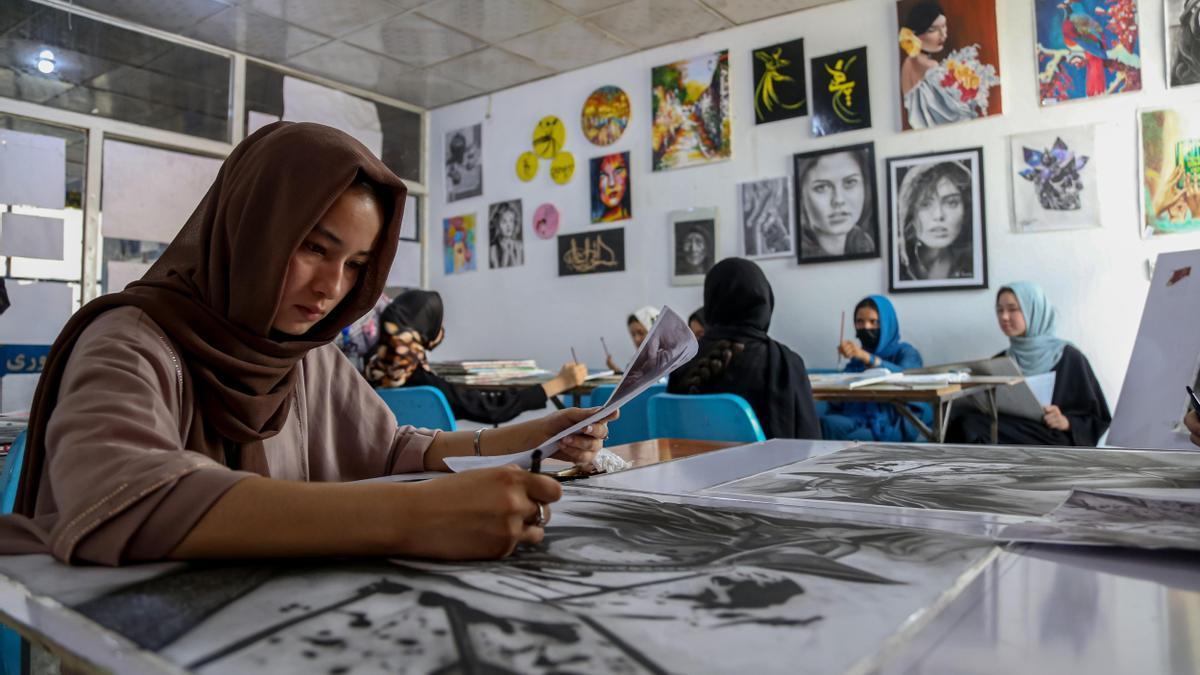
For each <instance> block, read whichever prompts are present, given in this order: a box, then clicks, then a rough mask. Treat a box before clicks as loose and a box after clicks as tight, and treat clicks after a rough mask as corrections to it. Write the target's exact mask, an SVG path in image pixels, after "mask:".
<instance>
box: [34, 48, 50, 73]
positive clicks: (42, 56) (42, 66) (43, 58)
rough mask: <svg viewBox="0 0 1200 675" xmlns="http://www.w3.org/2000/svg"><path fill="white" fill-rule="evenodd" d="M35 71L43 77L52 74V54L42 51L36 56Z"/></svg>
mask: <svg viewBox="0 0 1200 675" xmlns="http://www.w3.org/2000/svg"><path fill="white" fill-rule="evenodd" d="M37 69H38V72H40V73H41V74H43V75H49V74H50V73H53V72H54V52H52V51H50V50H49V49H43V50H42V51H41V53H39V54H38V62H37Z"/></svg>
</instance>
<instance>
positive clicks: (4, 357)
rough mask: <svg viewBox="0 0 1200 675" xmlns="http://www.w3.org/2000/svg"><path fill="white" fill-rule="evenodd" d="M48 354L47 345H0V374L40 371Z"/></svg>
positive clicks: (1, 287)
mask: <svg viewBox="0 0 1200 675" xmlns="http://www.w3.org/2000/svg"><path fill="white" fill-rule="evenodd" d="M3 289H4V286H3V284H2V282H0V290H3ZM49 355H50V346H49V345H0V376H3V375H21V374H29V373H40V372H42V370H43V369H44V368H45V367H46V358H47V357H48V356H49Z"/></svg>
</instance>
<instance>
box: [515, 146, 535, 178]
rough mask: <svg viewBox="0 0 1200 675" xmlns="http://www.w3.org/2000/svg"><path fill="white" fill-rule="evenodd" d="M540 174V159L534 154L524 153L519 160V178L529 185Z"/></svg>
mask: <svg viewBox="0 0 1200 675" xmlns="http://www.w3.org/2000/svg"><path fill="white" fill-rule="evenodd" d="M537 172H538V158H537V155H535V154H533V153H532V152H528V151H526V152H522V153H521V156H520V157H518V158H517V178H520V179H521V180H523V181H525V182H526V183H528V182H529V181H531V180H533V177H534V176H536V175H537Z"/></svg>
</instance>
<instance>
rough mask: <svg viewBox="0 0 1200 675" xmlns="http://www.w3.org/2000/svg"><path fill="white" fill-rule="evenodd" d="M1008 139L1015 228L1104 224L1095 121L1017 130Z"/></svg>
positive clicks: (1067, 227) (1055, 228)
mask: <svg viewBox="0 0 1200 675" xmlns="http://www.w3.org/2000/svg"><path fill="white" fill-rule="evenodd" d="M1010 143H1011V158H1012V168H1011V179H1010V180H1011V181H1012V200H1013V204H1012V206H1013V229H1014V230H1015V231H1017V232H1045V231H1049V230H1067V229H1074V228H1080V227H1099V226H1100V194H1099V187H1098V185H1097V178H1096V162H1095V161H1094V160H1093V157H1094V156H1095V152H1096V128H1095V127H1094V126H1091V125H1085V126H1080V127H1072V128H1069V129H1055V130H1051V131H1037V132H1033V133H1028V134H1019V135H1016V136H1013V137H1012V139H1011V140H1010Z"/></svg>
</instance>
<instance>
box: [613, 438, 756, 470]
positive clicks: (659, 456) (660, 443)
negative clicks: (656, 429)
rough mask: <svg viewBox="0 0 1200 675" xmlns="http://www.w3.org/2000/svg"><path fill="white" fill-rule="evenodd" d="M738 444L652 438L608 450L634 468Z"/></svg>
mask: <svg viewBox="0 0 1200 675" xmlns="http://www.w3.org/2000/svg"><path fill="white" fill-rule="evenodd" d="M738 445H744V443H730V442H727V441H694V440H689V439H684V438H653V439H650V440H648V441H639V442H637V443H626V444H624V445H614V446H612V447H610V448H609V450H611V451H612V453H613V454H614V455H616V456H618V457H620V458H621V459H623V460H625V461H627V462H632V463H633V466H634V467H635V468H636V467H641V466H650V465H652V464H659V463H661V462H669V461H671V460H673V459H681V458H683V457H692V456H695V455H703V454H704V453H706V452H712V451H713V450H721V449H723V448H732V447H735V446H738Z"/></svg>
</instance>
